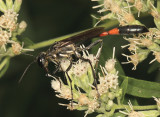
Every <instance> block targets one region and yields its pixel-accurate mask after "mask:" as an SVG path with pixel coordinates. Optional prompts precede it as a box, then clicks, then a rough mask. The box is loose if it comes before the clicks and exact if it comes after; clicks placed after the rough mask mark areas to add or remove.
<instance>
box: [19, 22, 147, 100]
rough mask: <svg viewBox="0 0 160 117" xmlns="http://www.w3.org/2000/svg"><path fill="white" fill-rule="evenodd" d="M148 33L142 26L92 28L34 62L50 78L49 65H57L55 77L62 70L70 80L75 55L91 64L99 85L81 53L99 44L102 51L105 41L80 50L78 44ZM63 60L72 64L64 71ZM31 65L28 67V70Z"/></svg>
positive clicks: (56, 46) (51, 48)
mask: <svg viewBox="0 0 160 117" xmlns="http://www.w3.org/2000/svg"><path fill="white" fill-rule="evenodd" d="M146 32H148V29H147V28H146V27H145V26H141V25H126V26H120V27H117V28H114V29H111V30H109V31H106V30H105V28H104V27H96V28H92V29H90V30H87V31H84V32H81V33H79V34H76V35H74V36H71V37H69V38H66V39H64V40H61V41H58V42H55V43H53V45H51V46H50V48H49V49H48V50H47V51H45V52H41V53H39V55H38V56H37V57H36V60H35V61H34V62H37V63H38V64H39V66H40V67H42V68H43V69H44V70H45V71H46V75H47V76H50V71H49V69H48V65H49V63H50V62H52V63H55V64H56V67H57V68H56V69H55V70H54V72H53V75H54V74H55V73H56V72H57V71H59V70H61V71H62V72H65V73H66V75H67V77H68V78H69V75H68V71H69V70H70V69H71V67H72V61H73V55H74V56H75V57H76V58H77V59H81V60H82V61H84V62H88V63H89V64H90V66H91V69H92V73H93V77H94V84H95V85H97V81H96V73H95V70H94V68H93V66H92V63H91V61H90V60H89V59H86V58H84V57H83V56H82V55H81V52H82V51H85V50H89V49H91V48H92V47H93V46H95V45H97V44H100V49H101V50H102V46H103V41H102V39H98V40H96V41H94V42H93V43H91V44H90V45H88V46H87V47H85V48H80V47H79V46H78V44H79V43H82V42H83V41H87V40H89V39H92V38H95V37H104V36H107V35H133V34H139V33H146ZM62 59H68V60H69V61H70V64H69V66H68V67H67V69H66V70H63V69H62V68H61V64H60V63H61V62H62ZM34 62H33V63H34ZM31 64H32V63H31ZM31 64H29V65H28V67H27V69H28V68H29V66H30V65H31ZM27 69H26V70H25V72H26V71H27ZM25 72H24V73H23V75H24V74H25ZM23 75H22V77H23ZM22 77H21V78H22ZM70 82H72V81H71V79H70ZM71 90H72V85H71ZM96 90H97V93H98V89H97V86H96ZM71 93H72V91H71ZM72 99H73V94H72Z"/></svg>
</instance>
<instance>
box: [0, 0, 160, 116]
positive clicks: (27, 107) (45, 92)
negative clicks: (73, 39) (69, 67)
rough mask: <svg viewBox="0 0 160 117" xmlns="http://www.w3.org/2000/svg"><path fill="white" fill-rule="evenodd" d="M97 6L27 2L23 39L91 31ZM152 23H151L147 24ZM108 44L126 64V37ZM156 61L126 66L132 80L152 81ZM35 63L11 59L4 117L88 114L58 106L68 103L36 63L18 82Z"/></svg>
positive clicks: (1, 84) (1, 92) (64, 0)
mask: <svg viewBox="0 0 160 117" xmlns="http://www.w3.org/2000/svg"><path fill="white" fill-rule="evenodd" d="M93 4H96V3H92V2H91V1H90V0H23V3H22V7H21V10H20V13H19V20H20V21H21V20H25V21H26V22H27V24H28V27H27V30H26V31H25V33H23V35H22V36H21V37H20V38H22V39H23V38H24V37H27V38H29V39H31V40H32V41H33V42H34V43H37V42H41V41H44V40H48V39H51V38H54V37H58V36H62V35H66V34H70V33H73V32H77V31H80V30H83V29H87V28H91V27H92V18H91V16H90V14H91V13H95V11H93V9H92V5H93ZM149 20H150V22H151V23H147V21H149ZM147 21H144V23H145V24H147V26H148V27H152V25H153V20H152V18H151V17H148V19H147ZM112 38H113V39H112ZM118 38H120V39H118ZM105 43H107V44H105V46H107V47H106V48H110V50H107V49H106V48H105V46H104V49H103V51H105V52H106V53H107V51H111V50H112V48H113V46H115V47H116V56H117V58H118V60H119V61H126V58H125V57H122V56H120V53H122V52H123V53H125V52H124V51H125V49H124V50H122V49H121V47H120V46H121V45H124V44H127V42H126V41H124V40H123V39H122V36H109V37H108V40H105ZM108 45H109V46H108ZM47 48H48V47H47ZM47 48H42V49H38V50H35V51H34V52H30V54H32V55H34V56H37V54H38V53H39V52H41V51H45V50H46V49H47ZM128 54H129V53H128ZM110 57H111V56H110ZM152 59H153V58H150V59H149V60H146V61H144V62H143V64H140V65H139V66H138V68H137V71H132V70H131V68H132V65H124V66H123V68H124V69H125V73H126V74H127V75H129V76H132V77H137V78H141V79H145V80H151V79H152V78H153V77H155V76H156V75H157V73H158V71H157V70H155V71H154V72H152V73H150V74H146V73H147V70H148V67H147V66H149V65H148V62H149V61H150V60H152ZM32 61H33V58H32V57H30V56H27V55H20V56H16V57H14V58H12V59H11V63H10V67H9V69H8V71H7V72H6V74H5V75H4V76H3V77H2V79H0V117H54V116H55V117H63V116H72V117H75V116H76V117H83V116H84V112H78V111H69V110H66V107H62V106H59V105H58V103H67V102H65V101H64V100H62V99H58V98H57V97H56V96H55V93H54V90H53V89H52V88H51V80H52V79H51V78H48V77H45V71H44V70H43V69H41V68H40V67H39V66H38V65H37V64H36V63H35V64H33V65H32V66H31V67H30V69H29V70H28V71H27V73H26V75H25V76H24V78H23V80H22V82H21V83H18V80H19V78H20V76H21V75H22V73H23V72H24V69H25V68H26V66H27V65H28V64H29V63H30V62H32ZM145 65H146V66H145ZM145 74H146V75H145ZM152 80H155V79H152ZM89 116H91V115H89ZM92 116H93V115H92Z"/></svg>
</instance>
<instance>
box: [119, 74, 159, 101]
mask: <svg viewBox="0 0 160 117" xmlns="http://www.w3.org/2000/svg"><path fill="white" fill-rule="evenodd" d="M126 78H127V79H128V88H127V92H126V93H127V94H129V95H133V96H137V97H142V98H152V96H155V97H160V84H159V83H156V82H149V81H144V80H137V79H134V78H131V77H127V76H121V77H120V79H121V80H124V79H126Z"/></svg>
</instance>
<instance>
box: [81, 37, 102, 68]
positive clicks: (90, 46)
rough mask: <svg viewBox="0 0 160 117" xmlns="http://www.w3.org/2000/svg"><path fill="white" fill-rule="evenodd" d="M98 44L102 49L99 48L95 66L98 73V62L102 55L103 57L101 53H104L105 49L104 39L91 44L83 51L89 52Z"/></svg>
mask: <svg viewBox="0 0 160 117" xmlns="http://www.w3.org/2000/svg"><path fill="white" fill-rule="evenodd" d="M97 44H100V47H99V49H98V52H97V55H96V59H97V61H96V65H95V69H96V71H97V68H98V62H99V58H100V55H101V52H102V48H103V40H102V39H99V40H96V41H94V42H93V43H91V44H90V45H89V46H87V47H85V48H83V50H82V51H85V50H89V49H91V48H92V47H94V46H96V45H97Z"/></svg>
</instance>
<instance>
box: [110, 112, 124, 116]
mask: <svg viewBox="0 0 160 117" xmlns="http://www.w3.org/2000/svg"><path fill="white" fill-rule="evenodd" d="M112 117H126V115H124V114H122V113H120V112H117V113H114V115H113V116H112Z"/></svg>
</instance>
